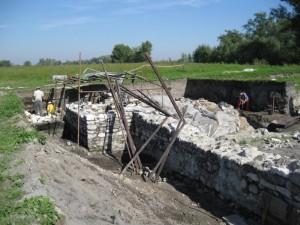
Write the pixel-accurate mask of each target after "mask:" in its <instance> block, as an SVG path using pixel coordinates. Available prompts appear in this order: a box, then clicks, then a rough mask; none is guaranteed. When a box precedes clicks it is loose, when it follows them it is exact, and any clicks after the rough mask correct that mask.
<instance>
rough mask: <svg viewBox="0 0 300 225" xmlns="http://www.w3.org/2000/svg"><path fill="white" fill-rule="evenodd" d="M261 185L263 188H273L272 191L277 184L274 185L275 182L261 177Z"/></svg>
mask: <svg viewBox="0 0 300 225" xmlns="http://www.w3.org/2000/svg"><path fill="white" fill-rule="evenodd" d="M259 185H260V186H261V187H262V188H267V189H270V190H272V191H274V190H275V185H274V184H271V183H269V182H267V181H266V180H265V179H260V182H259Z"/></svg>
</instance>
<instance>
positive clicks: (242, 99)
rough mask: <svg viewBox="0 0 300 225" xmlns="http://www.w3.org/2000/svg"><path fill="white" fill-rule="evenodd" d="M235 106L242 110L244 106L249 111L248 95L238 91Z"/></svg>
mask: <svg viewBox="0 0 300 225" xmlns="http://www.w3.org/2000/svg"><path fill="white" fill-rule="evenodd" d="M237 107H238V109H242V110H244V108H245V107H246V110H247V111H249V97H248V95H247V94H246V93H245V92H243V91H241V92H240V95H239V99H238V104H237Z"/></svg>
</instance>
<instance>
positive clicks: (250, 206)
mask: <svg viewBox="0 0 300 225" xmlns="http://www.w3.org/2000/svg"><path fill="white" fill-rule="evenodd" d="M160 121H161V119H157V118H155V117H153V116H151V117H149V115H147V114H144V113H135V114H134V117H133V123H132V124H133V127H132V135H133V137H134V140H135V143H136V146H137V148H139V147H140V146H142V145H143V143H144V142H145V141H146V140H147V139H148V137H149V136H150V135H151V134H152V132H153V131H154V130H155V129H156V127H157V126H158V124H159V123H160ZM190 126H191V125H190V124H187V125H186V126H185V128H184V129H183V131H182V132H181V135H180V136H179V138H178V139H177V140H176V141H175V143H174V145H173V147H172V151H171V152H170V154H169V156H168V159H167V161H166V164H165V166H164V169H163V170H164V172H167V173H170V174H180V176H182V177H185V178H186V179H189V180H190V182H194V183H195V184H197V182H198V183H199V184H200V183H201V184H202V185H205V186H207V187H209V188H212V189H213V190H215V191H217V192H218V193H219V194H220V196H222V197H223V198H225V199H228V200H231V201H232V202H235V203H236V204H237V205H238V206H241V207H243V208H246V209H247V210H250V211H252V212H253V213H256V214H261V210H262V209H261V201H262V195H263V193H268V194H270V195H272V196H275V197H276V198H279V199H280V200H282V201H283V202H285V203H286V205H287V206H288V205H289V207H292V208H295V209H300V194H299V193H300V161H299V160H295V159H286V158H282V157H281V156H280V155H274V154H271V153H265V152H261V151H259V150H258V149H257V148H256V147H253V146H250V145H243V146H241V145H239V144H238V143H236V141H232V140H228V139H226V138H225V137H224V139H222V138H221V137H219V138H217V139H216V138H213V137H208V136H205V135H204V136H203V135H201V136H199V133H196V132H195V131H193V130H192V129H191V128H190ZM169 127H173V128H174V127H176V121H173V119H171V118H170V119H169V120H168V122H167V124H166V126H165V127H164V128H163V129H161V131H160V132H159V133H158V134H157V135H156V137H155V139H154V140H153V141H151V143H150V144H149V145H148V146H147V148H146V149H145V150H144V152H143V153H144V154H146V155H149V156H151V157H152V158H155V159H156V160H157V161H158V160H159V159H160V157H161V156H162V154H163V152H164V151H165V150H166V147H167V146H168V144H169V143H170V138H171V137H172V135H173V133H174V129H169ZM187 130H191V132H187ZM249 135H251V134H249ZM273 135H274V134H273Z"/></svg>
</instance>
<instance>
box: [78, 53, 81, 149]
mask: <svg viewBox="0 0 300 225" xmlns="http://www.w3.org/2000/svg"><path fill="white" fill-rule="evenodd" d="M80 76H81V52H80V53H79V75H78V115H77V145H78V148H79V142H80Z"/></svg>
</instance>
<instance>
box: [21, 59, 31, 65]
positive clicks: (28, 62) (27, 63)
mask: <svg viewBox="0 0 300 225" xmlns="http://www.w3.org/2000/svg"><path fill="white" fill-rule="evenodd" d="M23 65H24V66H31V62H30V61H29V60H27V61H25V62H24V64H23Z"/></svg>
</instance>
